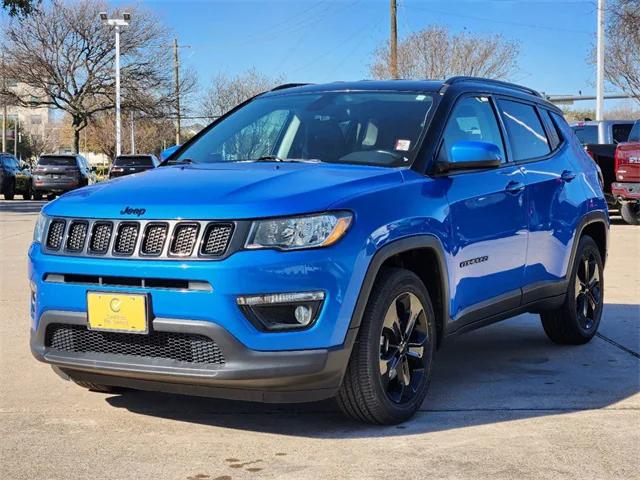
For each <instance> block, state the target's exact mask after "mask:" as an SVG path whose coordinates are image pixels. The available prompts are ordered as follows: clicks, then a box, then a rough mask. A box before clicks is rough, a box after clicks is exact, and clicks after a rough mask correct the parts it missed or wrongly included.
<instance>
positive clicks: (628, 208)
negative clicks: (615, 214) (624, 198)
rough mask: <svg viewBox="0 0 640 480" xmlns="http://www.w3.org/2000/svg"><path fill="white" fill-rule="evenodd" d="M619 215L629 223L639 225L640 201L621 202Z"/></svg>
mask: <svg viewBox="0 0 640 480" xmlns="http://www.w3.org/2000/svg"><path fill="white" fill-rule="evenodd" d="M620 215H621V216H622V219H623V220H624V221H625V222H627V223H628V224H629V225H640V202H633V203H623V204H622V205H621V207H620Z"/></svg>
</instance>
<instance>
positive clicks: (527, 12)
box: [141, 0, 596, 106]
mask: <svg viewBox="0 0 640 480" xmlns="http://www.w3.org/2000/svg"><path fill="white" fill-rule="evenodd" d="M141 3H142V4H143V5H144V6H146V7H147V8H149V9H151V10H154V11H155V12H156V13H157V14H158V15H159V16H160V18H161V19H162V21H163V22H164V23H165V24H166V25H167V27H168V28H170V29H171V30H172V33H175V34H176V35H177V36H178V38H179V41H180V43H182V44H186V45H190V46H191V48H189V49H184V50H182V52H181V53H182V56H183V59H184V61H185V63H187V64H188V65H189V66H191V67H193V68H194V69H195V70H196V71H197V72H198V74H199V78H200V82H201V84H202V85H206V84H207V83H208V82H209V81H210V79H211V78H212V77H213V76H214V75H215V74H217V73H219V72H225V73H228V74H232V75H233V74H237V73H240V72H242V71H244V70H247V69H249V68H251V67H255V68H256V69H258V70H260V71H262V72H264V73H267V74H269V75H271V76H283V77H284V78H285V79H286V80H287V81H292V82H298V81H300V82H323V81H330V80H354V79H361V78H368V77H369V71H368V65H369V63H370V59H371V53H372V52H373V51H374V50H375V48H376V47H377V46H378V45H380V44H382V43H383V42H384V41H385V40H386V39H387V38H388V32H389V7H388V5H389V1H388V0H278V1H244V0H236V1H224V0H219V1H217V0H199V1H190V0H147V1H143V2H141ZM398 3H399V8H398V29H399V36H400V38H402V37H404V36H406V35H407V34H409V33H411V32H413V31H416V30H420V29H422V28H424V27H425V26H427V25H429V24H431V23H437V24H441V25H446V26H448V27H449V28H450V29H451V30H452V31H455V32H458V31H462V30H463V29H467V30H468V31H469V32H472V33H478V34H501V35H503V36H504V37H505V38H507V39H510V40H517V41H519V42H520V45H521V55H520V61H519V65H520V72H519V73H518V74H517V75H516V76H515V77H514V78H513V79H512V80H514V81H518V82H521V83H524V84H527V85H529V86H532V87H534V88H536V89H538V90H542V91H545V92H548V93H554V94H570V93H571V94H577V93H578V91H579V90H582V92H583V93H591V92H593V91H594V80H593V78H594V68H593V67H592V66H590V65H588V63H587V56H588V55H589V51H590V49H591V47H592V45H593V44H594V41H595V28H596V11H595V10H596V7H595V0H572V1H562V0H553V1H532V0H488V1H487V0H485V1H481V0H447V1H443V0H399V2H398ZM585 106H586V104H585Z"/></svg>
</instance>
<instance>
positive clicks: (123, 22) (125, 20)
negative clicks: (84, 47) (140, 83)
mask: <svg viewBox="0 0 640 480" xmlns="http://www.w3.org/2000/svg"><path fill="white" fill-rule="evenodd" d="M100 20H102V23H104V24H105V25H110V26H112V27H114V28H115V31H116V58H115V64H116V65H115V70H116V156H119V155H120V154H121V153H122V122H121V120H120V27H126V26H127V25H129V21H130V20H131V14H129V13H127V12H125V13H123V14H122V18H108V16H107V13H106V12H100Z"/></svg>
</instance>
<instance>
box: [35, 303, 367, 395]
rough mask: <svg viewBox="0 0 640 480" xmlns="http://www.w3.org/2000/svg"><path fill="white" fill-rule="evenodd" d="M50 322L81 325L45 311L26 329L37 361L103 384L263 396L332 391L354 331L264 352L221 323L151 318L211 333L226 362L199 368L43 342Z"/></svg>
mask: <svg viewBox="0 0 640 480" xmlns="http://www.w3.org/2000/svg"><path fill="white" fill-rule="evenodd" d="M51 323H66V324H72V325H86V323H87V320H86V314H85V313H83V312H63V311H48V312H45V313H44V314H43V315H42V316H41V318H40V322H39V324H38V329H37V331H32V335H31V351H32V353H33V355H34V356H35V357H36V358H37V359H38V360H40V361H42V362H46V363H49V364H51V365H54V366H56V367H58V368H60V369H61V370H62V371H63V372H64V373H65V374H67V375H69V376H71V377H74V378H76V379H79V380H86V381H94V382H96V383H103V384H106V385H114V386H123V387H131V388H139V389H142V390H156V391H165V392H171V393H185V394H190V395H202V396H213V397H220V398H231V399H243V400H256V401H264V402H303V401H312V400H319V399H322V398H328V397H331V396H333V395H334V394H335V393H336V391H337V390H338V388H339V386H340V383H341V381H342V377H343V375H344V371H345V369H346V366H347V363H348V360H349V355H350V353H351V348H352V346H353V343H354V341H355V337H356V333H357V331H356V330H355V329H354V330H350V331H349V333H348V334H347V338H346V340H345V343H344V344H343V345H342V346H340V347H336V348H331V349H315V350H295V351H278V352H265V351H257V350H251V349H249V348H247V347H246V346H244V345H243V344H241V343H240V342H239V341H238V340H237V339H236V338H235V337H233V336H232V335H231V334H230V333H229V332H227V331H226V330H225V329H224V328H222V327H221V326H219V325H217V324H214V323H211V322H203V321H193V320H174V319H165V318H156V319H154V320H153V329H154V330H156V331H164V332H183V333H192V334H200V335H205V336H207V337H209V338H212V339H213V340H214V341H215V342H216V343H217V344H218V345H219V346H220V349H221V350H222V352H223V354H224V355H225V358H226V360H227V361H226V364H225V365H224V366H220V367H208V368H202V367H198V366H197V365H196V366H194V365H191V364H185V363H182V362H177V361H173V360H168V359H155V358H135V357H127V356H124V355H106V354H94V353H70V352H62V351H56V350H51V349H48V348H46V347H45V343H44V338H45V332H46V329H47V326H48V325H49V324H51Z"/></svg>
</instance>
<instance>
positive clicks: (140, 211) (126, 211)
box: [120, 206, 147, 217]
mask: <svg viewBox="0 0 640 480" xmlns="http://www.w3.org/2000/svg"><path fill="white" fill-rule="evenodd" d="M146 211H147V210H146V209H144V208H131V207H128V206H127V207H124V208H123V209H122V210H120V215H135V216H136V217H140V216H141V215H144V214H145V212H146Z"/></svg>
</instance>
